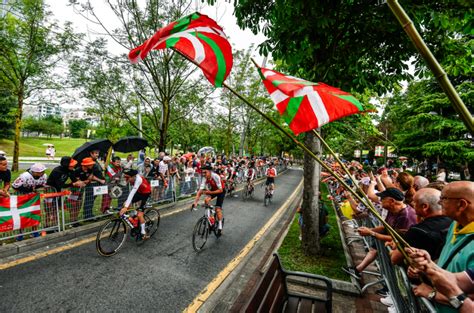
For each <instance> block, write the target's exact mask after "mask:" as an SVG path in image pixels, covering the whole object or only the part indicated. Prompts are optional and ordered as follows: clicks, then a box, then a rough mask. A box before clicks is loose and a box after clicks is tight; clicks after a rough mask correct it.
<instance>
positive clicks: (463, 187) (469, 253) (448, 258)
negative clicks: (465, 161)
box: [414, 181, 474, 312]
mask: <svg viewBox="0 0 474 313" xmlns="http://www.w3.org/2000/svg"><path fill="white" fill-rule="evenodd" d="M440 203H441V205H442V207H443V212H444V214H445V215H446V216H448V217H450V218H452V219H453V220H454V222H453V223H452V224H451V226H450V228H449V231H448V234H447V236H446V243H445V244H444V247H443V250H442V251H441V254H440V257H439V260H438V263H437V264H438V266H439V267H441V268H442V269H445V270H447V271H449V272H451V273H458V272H462V271H465V270H467V269H470V268H473V267H474V240H473V239H474V182H468V181H458V182H452V183H450V184H448V185H446V187H444V189H443V191H442V192H441V197H440ZM419 269H420V268H418V270H419ZM414 291H415V294H416V295H418V296H422V297H428V295H429V294H430V293H431V292H432V291H433V288H431V287H429V286H428V285H426V284H421V285H420V286H418V287H416V288H415V290H414ZM436 299H437V298H436ZM436 307H437V311H438V312H456V310H454V309H453V308H451V307H450V306H448V305H445V304H441V303H437V305H436Z"/></svg>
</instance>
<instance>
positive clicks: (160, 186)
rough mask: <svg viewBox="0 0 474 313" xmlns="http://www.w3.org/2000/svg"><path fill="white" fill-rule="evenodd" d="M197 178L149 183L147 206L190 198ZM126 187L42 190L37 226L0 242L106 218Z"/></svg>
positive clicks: (1, 234) (126, 192)
mask: <svg viewBox="0 0 474 313" xmlns="http://www.w3.org/2000/svg"><path fill="white" fill-rule="evenodd" d="M285 169H286V168H285V167H284V166H282V165H279V166H277V170H278V173H281V172H282V171H283V170H285ZM263 173H265V172H263ZM238 175H241V177H242V181H243V182H245V179H244V171H243V170H240V171H239V173H238ZM262 175H263V176H264V174H262ZM201 179H202V177H201V176H200V175H199V174H195V176H194V177H193V178H191V179H182V180H180V179H177V177H176V176H174V177H172V178H170V179H169V180H168V182H167V183H165V182H164V181H162V180H150V185H151V187H152V192H151V195H150V198H149V200H148V204H149V205H152V206H156V205H158V204H162V203H172V202H176V201H178V200H179V199H182V198H185V197H190V196H193V195H195V194H196V192H197V190H198V188H199V186H200V183H201ZM129 188H130V186H128V185H127V184H125V182H124V181H121V182H119V183H114V184H108V185H99V184H95V183H93V184H89V185H87V186H85V187H83V188H75V187H73V188H70V189H68V190H67V195H66V194H63V193H58V192H57V191H56V190H55V189H54V188H52V187H46V188H44V190H42V191H41V192H40V207H41V220H40V224H39V226H37V227H34V228H26V229H21V230H14V231H7V232H0V243H7V242H10V241H13V240H14V239H15V238H17V239H20V238H21V239H20V240H22V239H23V236H26V235H34V236H39V235H40V234H44V232H49V231H64V230H66V229H67V228H69V227H75V226H79V225H80V223H83V222H87V221H90V220H97V219H100V218H103V217H106V216H109V215H110V213H109V212H108V209H109V208H112V207H113V208H120V207H122V205H123V203H124V202H125V201H126V199H127V197H128V195H129V192H130V189H129ZM17 194H18V193H14V195H17ZM0 217H1V215H0Z"/></svg>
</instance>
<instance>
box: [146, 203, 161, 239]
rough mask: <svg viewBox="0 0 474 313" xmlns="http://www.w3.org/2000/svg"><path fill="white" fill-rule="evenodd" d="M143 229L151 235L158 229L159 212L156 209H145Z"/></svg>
mask: <svg viewBox="0 0 474 313" xmlns="http://www.w3.org/2000/svg"><path fill="white" fill-rule="evenodd" d="M144 217H145V229H146V231H147V233H148V235H150V237H152V236H153V235H154V234H155V233H156V231H157V230H158V226H160V219H161V217H160V212H159V211H158V210H157V209H150V210H148V211H146V213H145V215H144Z"/></svg>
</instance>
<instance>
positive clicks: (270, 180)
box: [265, 162, 277, 195]
mask: <svg viewBox="0 0 474 313" xmlns="http://www.w3.org/2000/svg"><path fill="white" fill-rule="evenodd" d="M265 176H267V181H266V182H265V186H268V185H270V194H271V195H273V190H275V177H276V176H277V170H276V168H275V167H273V162H270V165H269V168H267V170H266V172H265Z"/></svg>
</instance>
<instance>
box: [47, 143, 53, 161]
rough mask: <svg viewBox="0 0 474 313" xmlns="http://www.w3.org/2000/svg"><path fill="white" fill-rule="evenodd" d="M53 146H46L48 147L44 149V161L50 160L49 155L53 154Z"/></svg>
mask: <svg viewBox="0 0 474 313" xmlns="http://www.w3.org/2000/svg"><path fill="white" fill-rule="evenodd" d="M53 149H54V148H53V146H52V145H48V147H47V148H46V152H45V153H46V159H48V160H51V154H54V152H53ZM53 159H54V156H53Z"/></svg>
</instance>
